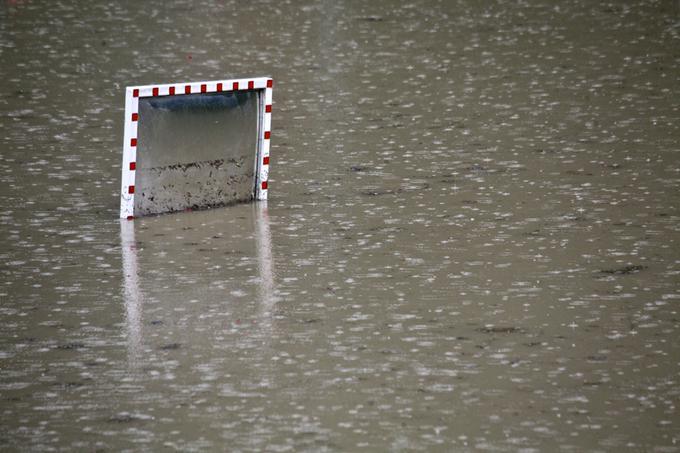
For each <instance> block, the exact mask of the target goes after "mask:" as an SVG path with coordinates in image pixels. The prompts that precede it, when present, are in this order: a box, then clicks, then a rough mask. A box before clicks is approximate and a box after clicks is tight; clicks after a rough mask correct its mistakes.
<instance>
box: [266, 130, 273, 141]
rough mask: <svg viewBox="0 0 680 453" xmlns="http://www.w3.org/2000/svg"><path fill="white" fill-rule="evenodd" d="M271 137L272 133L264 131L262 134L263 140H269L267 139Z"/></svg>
mask: <svg viewBox="0 0 680 453" xmlns="http://www.w3.org/2000/svg"><path fill="white" fill-rule="evenodd" d="M271 136H272V133H271V132H270V131H266V132H265V133H264V139H265V140H269V137H271Z"/></svg>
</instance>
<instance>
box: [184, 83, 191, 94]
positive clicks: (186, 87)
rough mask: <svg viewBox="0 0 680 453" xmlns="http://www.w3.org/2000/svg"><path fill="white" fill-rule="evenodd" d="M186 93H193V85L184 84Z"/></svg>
mask: <svg viewBox="0 0 680 453" xmlns="http://www.w3.org/2000/svg"><path fill="white" fill-rule="evenodd" d="M184 94H191V85H184Z"/></svg>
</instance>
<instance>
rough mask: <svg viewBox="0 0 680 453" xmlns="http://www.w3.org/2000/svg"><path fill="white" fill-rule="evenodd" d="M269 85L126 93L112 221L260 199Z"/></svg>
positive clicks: (210, 84) (251, 82)
mask: <svg viewBox="0 0 680 453" xmlns="http://www.w3.org/2000/svg"><path fill="white" fill-rule="evenodd" d="M272 89H273V81H272V79H271V78H268V77H256V78H249V79H231V80H215V81H204V82H191V83H174V84H164V85H144V86H132V87H127V89H126V91H125V123H124V124H125V126H124V138H123V163H122V177H121V192H120V217H121V218H124V219H133V218H135V217H141V216H145V215H154V214H162V213H165V212H174V211H182V210H185V209H204V208H210V207H214V206H223V205H227V204H232V203H238V202H244V201H250V200H253V199H256V200H266V199H267V193H268V180H269V143H270V136H271V112H272Z"/></svg>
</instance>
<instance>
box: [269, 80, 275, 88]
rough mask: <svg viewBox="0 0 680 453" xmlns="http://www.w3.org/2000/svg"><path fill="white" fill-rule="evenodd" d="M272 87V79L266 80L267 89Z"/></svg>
mask: <svg viewBox="0 0 680 453" xmlns="http://www.w3.org/2000/svg"><path fill="white" fill-rule="evenodd" d="M273 86H274V81H273V80H272V79H269V80H267V88H271V87H273Z"/></svg>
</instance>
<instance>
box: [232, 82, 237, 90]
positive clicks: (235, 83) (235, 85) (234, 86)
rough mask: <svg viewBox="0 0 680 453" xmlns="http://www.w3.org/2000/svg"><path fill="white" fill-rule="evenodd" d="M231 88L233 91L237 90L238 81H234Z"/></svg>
mask: <svg viewBox="0 0 680 453" xmlns="http://www.w3.org/2000/svg"><path fill="white" fill-rule="evenodd" d="M233 89H234V91H236V90H238V82H234V85H233Z"/></svg>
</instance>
